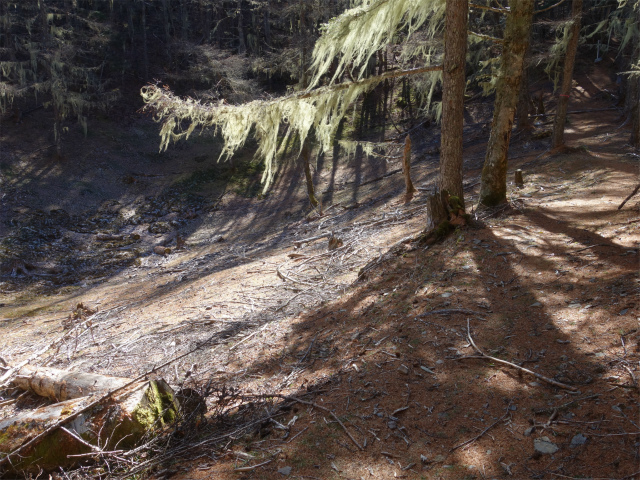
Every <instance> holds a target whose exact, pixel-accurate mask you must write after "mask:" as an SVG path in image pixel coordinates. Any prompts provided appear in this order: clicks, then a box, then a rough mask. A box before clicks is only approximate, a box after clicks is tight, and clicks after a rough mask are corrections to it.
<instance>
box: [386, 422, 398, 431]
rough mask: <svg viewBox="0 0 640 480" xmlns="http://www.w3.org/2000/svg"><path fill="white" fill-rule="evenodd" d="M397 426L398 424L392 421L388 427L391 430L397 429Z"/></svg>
mask: <svg viewBox="0 0 640 480" xmlns="http://www.w3.org/2000/svg"><path fill="white" fill-rule="evenodd" d="M397 426H398V424H397V423H396V422H394V421H393V420H391V421H390V422H387V427H389V428H390V429H391V430H393V429H395V428H396V427H397Z"/></svg>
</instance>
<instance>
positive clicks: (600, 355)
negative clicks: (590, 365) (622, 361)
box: [596, 352, 604, 358]
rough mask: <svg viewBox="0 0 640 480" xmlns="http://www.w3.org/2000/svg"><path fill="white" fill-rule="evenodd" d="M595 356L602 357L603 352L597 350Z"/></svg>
mask: <svg viewBox="0 0 640 480" xmlns="http://www.w3.org/2000/svg"><path fill="white" fill-rule="evenodd" d="M596 357H598V358H603V357H604V352H598V353H596Z"/></svg>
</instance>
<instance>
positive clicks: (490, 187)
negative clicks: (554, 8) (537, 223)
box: [479, 0, 534, 207]
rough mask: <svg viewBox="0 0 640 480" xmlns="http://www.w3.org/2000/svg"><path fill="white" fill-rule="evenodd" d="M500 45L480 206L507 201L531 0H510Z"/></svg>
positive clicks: (532, 2) (529, 22)
mask: <svg viewBox="0 0 640 480" xmlns="http://www.w3.org/2000/svg"><path fill="white" fill-rule="evenodd" d="M509 5H510V7H511V9H510V12H509V14H508V16H507V23H506V26H505V32H504V41H503V44H502V64H501V66H500V73H499V75H500V76H499V78H498V84H497V87H496V100H495V104H494V108H493V122H492V125H491V134H490V136H489V143H488V145H487V155H486V157H485V162H484V167H483V168H482V179H481V187H480V199H479V203H480V205H484V206H488V207H489V206H494V205H498V204H500V203H503V202H506V200H507V153H508V150H509V141H510V139H511V129H512V126H513V118H514V115H515V109H516V105H517V103H518V94H519V92H520V82H521V80H522V71H523V66H524V57H525V52H526V51H527V47H528V45H529V36H528V32H529V31H530V28H531V19H532V16H533V6H534V1H533V0H511V1H510V2H509Z"/></svg>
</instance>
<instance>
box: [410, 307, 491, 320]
mask: <svg viewBox="0 0 640 480" xmlns="http://www.w3.org/2000/svg"><path fill="white" fill-rule="evenodd" d="M455 313H462V314H464V315H478V316H479V317H482V313H480V312H474V311H473V310H467V309H466V308H446V309H444V310H432V311H431V312H425V313H421V314H420V315H416V316H415V318H422V317H428V316H429V315H453V314H455Z"/></svg>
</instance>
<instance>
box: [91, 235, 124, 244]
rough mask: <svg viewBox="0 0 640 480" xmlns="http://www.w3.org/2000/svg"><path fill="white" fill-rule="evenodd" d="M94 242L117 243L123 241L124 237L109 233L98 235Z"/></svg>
mask: <svg viewBox="0 0 640 480" xmlns="http://www.w3.org/2000/svg"><path fill="white" fill-rule="evenodd" d="M96 240H97V241H99V242H112V241H115V242H119V241H122V240H124V235H116V234H111V233H99V234H97V235H96Z"/></svg>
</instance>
